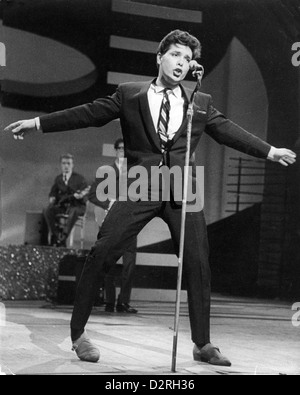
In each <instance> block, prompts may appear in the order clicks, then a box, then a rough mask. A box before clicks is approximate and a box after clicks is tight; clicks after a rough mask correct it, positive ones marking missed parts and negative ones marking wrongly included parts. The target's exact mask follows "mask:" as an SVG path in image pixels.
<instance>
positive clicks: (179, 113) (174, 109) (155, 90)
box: [148, 84, 185, 140]
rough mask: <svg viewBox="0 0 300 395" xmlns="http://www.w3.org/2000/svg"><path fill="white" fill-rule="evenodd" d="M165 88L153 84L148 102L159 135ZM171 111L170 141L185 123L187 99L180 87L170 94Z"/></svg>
mask: <svg viewBox="0 0 300 395" xmlns="http://www.w3.org/2000/svg"><path fill="white" fill-rule="evenodd" d="M164 89H165V88H164V87H162V86H157V85H155V84H151V86H150V89H149V91H148V101H149V107H150V112H151V116H152V120H153V124H154V127H155V130H156V132H157V133H158V123H159V116H160V110H161V105H162V101H163V98H164ZM169 99H170V104H171V109H170V121H169V125H168V135H169V138H170V140H173V138H174V136H175V134H176V133H177V132H178V130H179V129H180V126H181V125H182V122H183V117H184V115H185V114H184V109H185V99H184V97H183V95H182V90H181V88H180V86H178V87H177V88H175V89H174V90H172V92H171V93H170V94H169Z"/></svg>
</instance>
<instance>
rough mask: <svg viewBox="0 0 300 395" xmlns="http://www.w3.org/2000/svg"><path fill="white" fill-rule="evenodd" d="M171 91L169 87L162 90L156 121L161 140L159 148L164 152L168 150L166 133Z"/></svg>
mask: <svg viewBox="0 0 300 395" xmlns="http://www.w3.org/2000/svg"><path fill="white" fill-rule="evenodd" d="M171 92H172V90H171V89H165V90H164V98H163V102H162V106H161V110H160V115H159V121H158V134H159V137H160V141H161V150H162V152H163V153H165V152H166V151H167V150H168V145H169V142H170V140H169V135H168V125H169V120H170V109H171V104H170V98H169V95H170V93H171Z"/></svg>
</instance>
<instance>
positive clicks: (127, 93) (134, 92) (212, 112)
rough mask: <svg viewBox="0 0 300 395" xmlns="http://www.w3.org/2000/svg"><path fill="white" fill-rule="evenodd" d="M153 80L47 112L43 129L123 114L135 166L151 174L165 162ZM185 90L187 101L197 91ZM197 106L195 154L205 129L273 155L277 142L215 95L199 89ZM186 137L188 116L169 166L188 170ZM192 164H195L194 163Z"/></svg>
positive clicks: (239, 146)
mask: <svg viewBox="0 0 300 395" xmlns="http://www.w3.org/2000/svg"><path fill="white" fill-rule="evenodd" d="M151 83H152V81H149V82H137V83H125V84H121V85H120V86H119V87H118V89H117V90H116V92H115V94H113V95H112V96H109V97H106V98H102V99H97V100H95V101H94V102H92V103H89V104H85V105H82V106H79V107H74V108H71V109H68V110H64V111H60V112H56V113H53V114H49V115H45V116H42V117H41V119H40V121H41V126H42V129H43V131H44V132H45V133H51V132H58V131H67V130H74V129H80V128H86V127H90V126H93V127H99V126H103V125H105V124H107V123H108V122H110V121H112V120H114V119H118V118H119V119H120V121H121V127H122V132H123V137H124V142H125V155H126V157H127V159H128V167H129V169H130V168H132V167H134V166H143V167H144V168H146V169H147V171H148V174H150V172H151V167H153V166H154V167H155V166H158V165H159V163H160V162H161V160H162V153H161V146H160V139H159V136H158V134H157V133H156V129H155V126H154V124H153V120H152V117H151V112H150V108H149V103H148V97H147V92H148V90H149V87H150V85H151ZM182 90H183V92H184V94H185V95H186V97H187V99H190V97H191V95H192V91H190V90H188V89H185V88H183V87H182ZM194 110H195V111H194V119H193V128H192V139H191V155H192V154H193V153H194V152H195V150H196V147H197V145H198V143H199V141H200V139H201V136H202V134H203V133H204V132H205V133H207V134H208V135H209V136H211V137H212V138H213V139H214V140H216V141H217V142H218V143H220V144H224V145H227V146H229V147H231V148H234V149H236V150H238V151H241V152H243V153H246V154H249V155H252V156H254V157H257V158H263V159H266V158H267V156H268V154H269V151H270V149H271V146H270V145H269V144H267V143H265V142H263V141H262V140H261V139H259V138H257V137H255V136H253V135H252V134H250V133H248V132H246V131H245V130H244V129H242V128H241V127H239V126H238V125H236V124H235V123H233V122H231V121H230V120H228V119H227V118H226V117H225V116H224V115H223V114H221V113H220V112H219V111H218V110H216V109H215V108H214V106H213V102H212V97H211V96H210V95H207V94H204V93H200V92H199V93H197V94H196V97H195V108H194ZM186 137H187V120H184V121H183V123H182V125H181V127H180V129H179V131H178V132H177V134H176V136H175V138H174V140H173V145H172V147H171V148H170V151H169V153H168V157H167V161H168V163H167V165H169V166H171V167H173V166H179V167H180V168H181V169H183V168H184V165H185V152H186ZM191 166H194V163H193V162H192V161H191Z"/></svg>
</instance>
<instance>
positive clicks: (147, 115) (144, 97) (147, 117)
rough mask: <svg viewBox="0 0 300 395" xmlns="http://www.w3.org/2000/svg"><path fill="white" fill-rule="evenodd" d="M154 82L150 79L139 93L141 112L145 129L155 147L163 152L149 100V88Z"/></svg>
mask: <svg viewBox="0 0 300 395" xmlns="http://www.w3.org/2000/svg"><path fill="white" fill-rule="evenodd" d="M152 82H153V81H150V82H148V83H146V84H145V85H144V86H143V88H142V89H141V91H140V94H139V101H140V108H141V114H142V118H143V121H144V125H145V129H146V131H147V133H148V135H149V137H150V138H151V140H152V141H153V143H154V145H155V147H156V148H157V149H158V150H159V152H161V145H160V139H159V136H158V134H157V133H156V128H155V126H154V123H153V119H152V115H151V111H150V107H149V101H148V90H149V88H150V85H151V84H152Z"/></svg>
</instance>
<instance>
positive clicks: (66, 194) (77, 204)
mask: <svg viewBox="0 0 300 395" xmlns="http://www.w3.org/2000/svg"><path fill="white" fill-rule="evenodd" d="M84 191H88V184H87V182H86V180H85V179H84V177H83V176H81V175H80V174H77V173H72V175H71V177H70V178H69V181H68V183H67V185H66V184H65V182H64V180H63V175H62V174H61V175H59V176H58V177H56V179H55V182H54V184H53V186H52V188H51V191H50V194H49V197H50V198H55V203H54V204H50V205H49V206H48V208H47V209H46V210H44V216H45V219H46V221H47V224H48V228H49V230H50V231H51V233H52V235H53V239H54V240H53V243H56V241H57V240H58V239H59V234H58V230H57V227H56V220H57V218H56V217H57V215H58V214H67V215H68V219H67V223H66V228H65V234H64V238H65V239H66V238H67V237H68V236H69V234H70V233H71V231H72V229H73V227H74V225H75V223H76V221H77V220H78V218H79V217H80V216H82V215H84V214H85V211H86V201H87V199H86V198H85V197H84V198H82V199H76V198H75V197H74V194H75V193H81V192H84ZM86 194H87V193H86Z"/></svg>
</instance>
